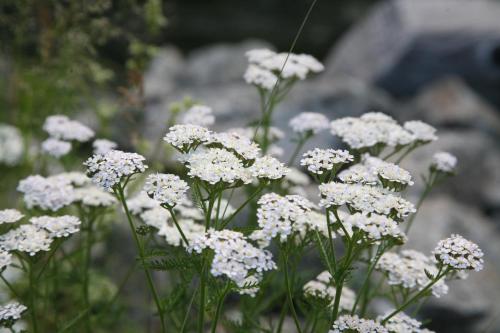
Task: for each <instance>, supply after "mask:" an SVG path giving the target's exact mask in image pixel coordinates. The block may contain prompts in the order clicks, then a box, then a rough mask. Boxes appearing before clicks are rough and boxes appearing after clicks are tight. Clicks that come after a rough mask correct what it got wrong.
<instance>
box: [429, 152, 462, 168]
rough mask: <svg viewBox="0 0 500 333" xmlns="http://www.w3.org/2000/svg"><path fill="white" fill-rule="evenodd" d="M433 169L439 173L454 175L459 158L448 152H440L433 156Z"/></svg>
mask: <svg viewBox="0 0 500 333" xmlns="http://www.w3.org/2000/svg"><path fill="white" fill-rule="evenodd" d="M431 167H432V168H434V169H436V170H437V171H441V172H446V173H453V172H454V171H455V169H456V167H457V158H456V157H455V156H453V155H452V154H450V153H447V152H443V151H441V152H438V153H435V154H434V156H432V165H431Z"/></svg>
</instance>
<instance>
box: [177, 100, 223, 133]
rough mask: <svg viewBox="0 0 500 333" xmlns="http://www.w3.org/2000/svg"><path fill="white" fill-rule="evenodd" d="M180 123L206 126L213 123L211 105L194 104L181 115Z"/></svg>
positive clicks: (213, 117)
mask: <svg viewBox="0 0 500 333" xmlns="http://www.w3.org/2000/svg"><path fill="white" fill-rule="evenodd" d="M181 123H182V124H191V125H198V126H204V127H207V126H211V125H213V124H214V123H215V116H214V115H213V112H212V108H211V107H209V106H206V105H200V104H195V105H193V106H192V107H190V108H189V109H188V110H187V111H186V112H185V113H184V114H183V115H182V118H181Z"/></svg>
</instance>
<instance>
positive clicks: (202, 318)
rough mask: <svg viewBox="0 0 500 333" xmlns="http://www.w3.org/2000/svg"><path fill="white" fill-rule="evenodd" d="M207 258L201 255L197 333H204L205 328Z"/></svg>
mask: <svg viewBox="0 0 500 333" xmlns="http://www.w3.org/2000/svg"><path fill="white" fill-rule="evenodd" d="M207 272H208V269H207V258H206V256H205V255H203V264H202V268H201V278H200V309H199V312H198V333H203V332H204V326H205V293H206V289H207V288H206V284H207Z"/></svg>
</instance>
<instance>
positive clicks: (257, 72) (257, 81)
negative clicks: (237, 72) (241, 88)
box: [243, 64, 278, 90]
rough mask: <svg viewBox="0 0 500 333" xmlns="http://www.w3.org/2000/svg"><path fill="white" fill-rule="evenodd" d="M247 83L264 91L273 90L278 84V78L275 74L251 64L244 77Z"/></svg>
mask: <svg viewBox="0 0 500 333" xmlns="http://www.w3.org/2000/svg"><path fill="white" fill-rule="evenodd" d="M243 78H244V79H245V82H246V83H248V84H253V85H254V86H257V87H259V88H261V89H264V90H272V89H273V88H274V86H275V85H276V83H277V82H278V76H276V75H275V74H274V73H273V72H271V71H269V70H267V69H264V68H261V67H259V66H258V65H255V64H249V65H248V67H247V70H246V71H245V74H244V75H243Z"/></svg>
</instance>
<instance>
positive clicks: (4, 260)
mask: <svg viewBox="0 0 500 333" xmlns="http://www.w3.org/2000/svg"><path fill="white" fill-rule="evenodd" d="M10 264H12V254H10V253H9V252H7V251H4V250H0V273H1V272H3V270H4V268H6V267H7V266H10Z"/></svg>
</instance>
